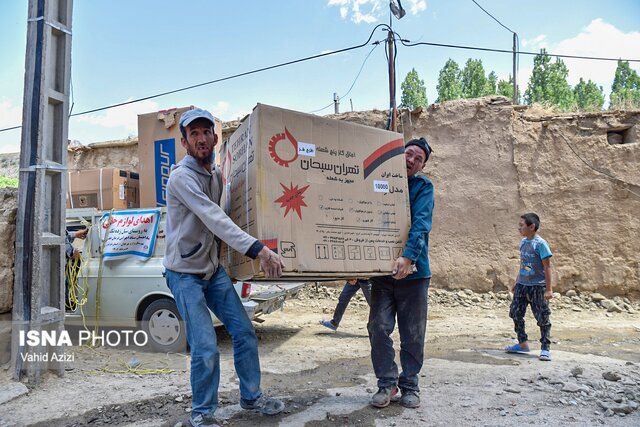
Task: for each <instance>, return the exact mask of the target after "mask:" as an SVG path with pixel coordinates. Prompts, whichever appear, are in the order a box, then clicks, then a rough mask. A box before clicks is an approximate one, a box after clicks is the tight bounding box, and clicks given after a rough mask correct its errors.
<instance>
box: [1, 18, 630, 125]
mask: <svg viewBox="0 0 640 427" xmlns="http://www.w3.org/2000/svg"><path fill="white" fill-rule="evenodd" d="M379 27H385V28H387V29H389V30H391V28H390V27H389V25H387V24H378V25H376V26H375V27H374V28H373V30H372V31H371V34H370V35H369V38H368V39H367V41H365V42H364V43H362V44H359V45H355V46H351V47H346V48H344V49H339V50H334V51H331V52H325V53H320V54H318V55H312V56H307V57H305V58H300V59H295V60H292V61H287V62H282V63H280V64H276V65H271V66H268V67H263V68H258V69H255V70H251V71H246V72H244V73H239V74H234V75H231V76H227V77H221V78H219V79H215V80H210V81H207V82H203V83H198V84H194V85H191V86H185V87H182V88H179V89H174V90H169V91H166V92H161V93H158V94H155V95H150V96H145V97H143V98H137V99H133V100H130V101H126V102H120V103H117V104H112V105H108V106H105V107H100V108H94V109H92V110H87V111H82V112H79V113H74V114H71V115H70V117H73V116H81V115H84V114H90V113H96V112H98V111H103V110H108V109H110V108H115V107H121V106H123V105H128V104H134V103H136V102H140V101H146V100H149V99H153V98H159V97H161V96H165V95H170V94H173V93H177V92H183V91H186V90H189V89H194V88H197V87H202V86H207V85H210V84H214V83H219V82H222V81H226V80H231V79H235V78H238V77H243V76H247V75H250V74H255V73H259V72H262V71H267V70H272V69H274V68H280V67H285V66H287V65H292V64H297V63H300V62H304V61H309V60H312V59H317V58H321V57H324V56H329V55H335V54H337V53H342V52H347V51H350V50H355V49H360V48H362V47H364V46H366V45H367V44H368V43H369V42H370V41H371V38H372V37H373V33H374V32H375V31H376V30H377V29H378V28H379ZM396 34H397V33H396ZM399 40H400V42H401V43H402V45H403V46H406V47H414V46H435V47H445V48H452V49H466V50H478V51H484V52H497V53H509V54H513V51H512V50H506V49H493V48H486V47H477V46H463V45H453V44H446V43H430V42H416V43H411V41H410V40H407V39H403V38H399ZM516 53H517V54H522V55H532V56H536V55H539V54H540V52H525V51H516ZM546 54H547V55H548V56H554V57H557V58H571V59H585V60H595V61H626V62H640V59H630V58H627V59H625V58H605V57H596V56H580V55H562V54H554V53H549V52H546ZM21 127H22V126H19V125H18V126H12V127H8V128H3V129H0V132H5V131H10V130H14V129H20V128H21Z"/></svg>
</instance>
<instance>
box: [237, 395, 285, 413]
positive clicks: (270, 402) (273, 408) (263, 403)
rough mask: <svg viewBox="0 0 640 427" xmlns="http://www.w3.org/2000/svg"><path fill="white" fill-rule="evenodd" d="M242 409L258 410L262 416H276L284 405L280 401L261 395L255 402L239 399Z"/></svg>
mask: <svg viewBox="0 0 640 427" xmlns="http://www.w3.org/2000/svg"><path fill="white" fill-rule="evenodd" d="M240 406H241V407H242V409H249V410H258V411H260V412H261V413H262V414H264V415H277V414H279V413H280V412H282V410H283V409H284V403H282V401H281V400H278V399H273V398H271V397H267V396H265V395H264V394H261V395H260V397H259V398H257V399H256V400H244V399H242V398H241V399H240Z"/></svg>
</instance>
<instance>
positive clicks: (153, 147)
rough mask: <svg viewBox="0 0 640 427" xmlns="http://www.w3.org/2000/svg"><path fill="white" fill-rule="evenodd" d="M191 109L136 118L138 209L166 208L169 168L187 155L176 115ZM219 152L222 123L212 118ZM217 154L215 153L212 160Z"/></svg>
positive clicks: (173, 109)
mask: <svg viewBox="0 0 640 427" xmlns="http://www.w3.org/2000/svg"><path fill="white" fill-rule="evenodd" d="M193 108H195V107H194V106H190V107H183V108H172V109H170V110H161V111H157V112H154V113H147V114H139V115H138V170H139V171H140V207H143V208H150V207H156V206H166V205H167V180H168V179H169V173H170V172H171V166H172V165H174V164H176V163H178V162H179V161H180V160H182V158H183V157H184V156H185V155H186V154H187V152H186V150H185V149H184V147H182V143H181V142H180V138H181V136H182V135H181V134H180V125H179V124H180V116H181V115H182V113H183V112H185V111H188V110H191V109H193ZM215 121H216V123H215V128H216V134H217V135H218V145H217V146H216V150H219V147H220V143H221V142H222V122H221V121H220V120H218V119H217V118H216V119H215ZM217 154H218V153H216V158H218V156H217Z"/></svg>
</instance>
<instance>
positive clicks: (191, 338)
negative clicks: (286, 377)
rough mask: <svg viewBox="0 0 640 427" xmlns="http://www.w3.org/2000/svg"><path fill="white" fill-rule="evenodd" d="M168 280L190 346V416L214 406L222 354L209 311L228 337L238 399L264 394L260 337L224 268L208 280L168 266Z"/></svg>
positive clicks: (216, 405) (251, 398) (219, 269)
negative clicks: (229, 337) (238, 387)
mask: <svg viewBox="0 0 640 427" xmlns="http://www.w3.org/2000/svg"><path fill="white" fill-rule="evenodd" d="M166 278H167V285H168V286H169V289H171V293H172V294H173V296H174V297H175V300H176V306H177V307H178V312H179V313H180V316H181V317H182V319H183V321H184V325H185V326H186V330H187V341H188V342H189V346H190V347H191V391H192V394H193V396H192V402H191V409H192V412H191V417H192V418H193V417H195V416H196V415H198V414H212V413H213V412H215V410H216V408H217V407H218V385H219V384H220V353H219V351H218V345H217V340H216V332H215V329H214V328H213V321H212V319H211V312H213V314H215V315H216V317H217V318H218V319H220V320H221V321H222V323H224V326H225V328H226V329H227V332H229V335H231V339H232V341H233V362H234V366H235V368H236V374H237V375H238V379H239V382H240V397H241V398H242V399H244V400H248V401H252V400H255V399H257V398H259V397H260V395H261V394H262V392H261V390H260V360H259V357H258V338H257V337H256V334H255V331H254V329H253V325H252V324H251V320H249V317H248V316H247V313H246V311H245V309H244V306H243V305H242V301H240V297H239V296H238V293H237V292H236V290H235V289H234V287H233V284H232V283H231V279H229V276H227V273H226V272H225V270H224V268H222V267H218V270H216V272H215V273H214V274H213V276H212V277H211V279H209V280H205V279H203V278H201V277H200V276H199V275H195V274H187V273H178V272H175V271H171V270H167V274H166ZM209 310H211V311H209Z"/></svg>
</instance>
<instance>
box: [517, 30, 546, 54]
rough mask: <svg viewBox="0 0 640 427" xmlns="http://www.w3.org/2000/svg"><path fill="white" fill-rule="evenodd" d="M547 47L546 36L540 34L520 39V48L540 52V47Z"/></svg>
mask: <svg viewBox="0 0 640 427" xmlns="http://www.w3.org/2000/svg"><path fill="white" fill-rule="evenodd" d="M547 47H548V43H547V36H546V35H544V34H541V35H539V36H537V37H534V38H533V39H528V40H520V48H521V49H522V50H527V51H533V52H540V49H546V48H547Z"/></svg>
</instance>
